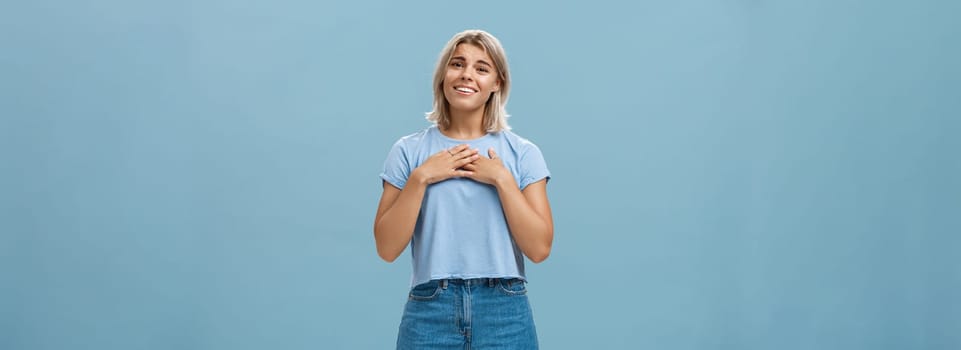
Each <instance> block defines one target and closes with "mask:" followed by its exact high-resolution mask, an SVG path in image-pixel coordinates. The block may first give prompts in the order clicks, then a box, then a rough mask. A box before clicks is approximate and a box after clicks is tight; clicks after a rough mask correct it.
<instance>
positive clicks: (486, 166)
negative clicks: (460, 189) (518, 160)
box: [461, 147, 513, 186]
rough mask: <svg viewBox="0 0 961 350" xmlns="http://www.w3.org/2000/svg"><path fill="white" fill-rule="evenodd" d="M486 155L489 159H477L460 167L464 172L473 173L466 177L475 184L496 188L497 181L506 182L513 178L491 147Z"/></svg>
mask: <svg viewBox="0 0 961 350" xmlns="http://www.w3.org/2000/svg"><path fill="white" fill-rule="evenodd" d="M487 154H488V155H489V156H490V158H485V157H478V158H477V159H476V160H474V161H473V162H471V163H468V164H467V165H464V166H463V167H461V168H463V169H464V170H467V171H471V172H473V174H472V175H467V177H469V178H471V179H473V180H474V181H477V182H482V183H485V184H488V185H495V186H496V185H497V182H498V181H502V180H507V179H510V178H511V177H512V176H513V175H511V172H510V171H509V170H507V168H506V167H504V162H503V161H501V159H500V157H498V156H497V152H494V148H493V147H491V148H489V149H488V150H487Z"/></svg>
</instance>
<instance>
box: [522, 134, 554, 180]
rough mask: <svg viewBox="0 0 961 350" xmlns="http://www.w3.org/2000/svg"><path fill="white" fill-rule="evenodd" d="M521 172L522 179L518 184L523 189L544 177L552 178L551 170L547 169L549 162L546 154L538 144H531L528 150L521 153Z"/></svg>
mask: <svg viewBox="0 0 961 350" xmlns="http://www.w3.org/2000/svg"><path fill="white" fill-rule="evenodd" d="M520 172H521V174H520V175H521V176H520V179H521V180H520V183H519V184H518V185H519V186H520V189H521V190H524V188H526V187H527V185H530V184H532V183H535V182H538V181H540V180H542V179H546V180H548V181H549V180H550V178H551V172H550V171H549V170H547V162H546V161H544V155H543V154H541V149H540V148H538V147H537V145H535V144H533V143H531V144H529V147H528V148H527V150H526V151H525V152H524V153H523V154H522V155H521V157H520Z"/></svg>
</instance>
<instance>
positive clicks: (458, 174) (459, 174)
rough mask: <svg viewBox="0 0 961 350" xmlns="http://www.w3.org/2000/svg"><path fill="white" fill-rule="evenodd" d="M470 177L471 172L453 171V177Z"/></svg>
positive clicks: (472, 173)
mask: <svg viewBox="0 0 961 350" xmlns="http://www.w3.org/2000/svg"><path fill="white" fill-rule="evenodd" d="M471 175H474V172H473V171H467V170H454V176H457V177H465V176H471Z"/></svg>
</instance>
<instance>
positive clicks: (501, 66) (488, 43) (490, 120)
mask: <svg viewBox="0 0 961 350" xmlns="http://www.w3.org/2000/svg"><path fill="white" fill-rule="evenodd" d="M460 44H471V45H475V46H478V47H480V48H482V49H484V52H486V53H487V54H488V55H490V56H491V59H492V60H493V61H494V62H493V64H494V70H495V71H497V79H498V80H499V81H500V89H499V90H498V91H496V92H492V93H491V95H490V97H489V98H488V99H487V103H485V104H484V121H483V127H484V130H485V131H487V132H489V133H493V132H500V131H504V130H510V129H511V127H510V126H509V125H507V118H508V117H509V115H508V114H507V110H506V109H505V106H506V105H507V97H508V96H509V92H510V87H511V75H510V70H509V69H508V67H507V54H505V53H504V48H503V47H502V46H501V43H500V41H499V40H497V38H495V37H494V36H493V35H490V33H488V32H485V31H483V30H479V29H471V30H465V31H463V32H460V33H457V34H455V35H454V37H453V38H451V39H450V41H448V42H447V46H444V50H443V51H441V53H440V58H439V59H438V60H437V68H436V69H435V70H434V110H433V111H430V112H429V113H427V120H429V121H431V122H433V123H434V124H437V125H438V126H440V127H441V128H447V127H449V126H450V103H449V102H447V97H445V96H444V77H445V76H446V75H447V68H448V67H447V66H448V64H450V59H451V56H453V55H454V49H456V48H457V45H460Z"/></svg>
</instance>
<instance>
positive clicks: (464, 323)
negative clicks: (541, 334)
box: [397, 278, 537, 350]
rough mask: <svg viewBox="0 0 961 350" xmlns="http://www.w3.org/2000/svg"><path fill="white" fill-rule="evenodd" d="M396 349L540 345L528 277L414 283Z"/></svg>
mask: <svg viewBox="0 0 961 350" xmlns="http://www.w3.org/2000/svg"><path fill="white" fill-rule="evenodd" d="M397 349H403V350H407V349H417V350H422V349H458V350H462V349H523V350H527V349H537V332H536V331H535V329H534V318H533V315H532V313H531V306H530V303H529V302H528V300H527V286H526V282H524V280H521V279H518V278H477V279H467V280H462V279H445V280H433V281H430V282H427V283H424V284H420V285H417V286H415V287H414V288H411V290H410V294H409V296H408V298H407V305H405V306H404V317H403V318H402V319H401V322H400V331H399V332H398V335H397Z"/></svg>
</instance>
